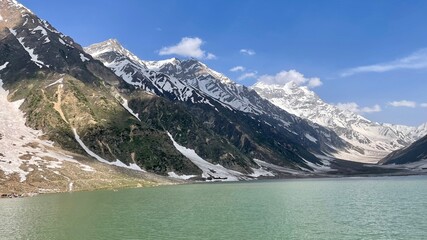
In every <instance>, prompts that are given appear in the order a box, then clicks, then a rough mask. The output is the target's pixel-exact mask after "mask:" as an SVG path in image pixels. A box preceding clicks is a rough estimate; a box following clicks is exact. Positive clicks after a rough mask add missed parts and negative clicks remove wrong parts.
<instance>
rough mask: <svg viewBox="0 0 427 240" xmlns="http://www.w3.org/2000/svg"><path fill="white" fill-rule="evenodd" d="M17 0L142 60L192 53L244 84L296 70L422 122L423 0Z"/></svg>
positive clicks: (426, 85)
mask: <svg viewBox="0 0 427 240" xmlns="http://www.w3.org/2000/svg"><path fill="white" fill-rule="evenodd" d="M21 3H23V4H24V5H26V6H27V7H29V8H30V9H32V10H33V11H34V12H35V13H36V14H38V15H39V16H40V17H42V18H44V19H46V20H48V21H49V22H51V23H52V24H53V25H54V26H55V27H56V28H58V29H59V30H60V31H62V32H63V33H65V34H67V35H70V36H71V37H73V38H74V39H75V40H76V41H77V42H79V43H80V44H82V45H83V46H86V45H89V44H92V43H96V42H100V41H104V40H106V39H108V38H117V39H118V40H119V41H120V42H121V43H122V44H123V45H124V46H125V47H126V48H128V49H129V50H131V51H133V52H134V53H135V54H137V55H138V56H139V57H140V58H142V59H145V60H160V59H165V58H169V57H179V58H188V57H189V56H193V57H197V58H201V59H202V61H203V62H205V63H207V64H208V65H209V66H210V67H211V68H213V69H215V70H217V71H220V72H222V73H224V74H225V75H227V76H229V77H230V78H232V79H233V80H235V81H236V82H239V83H241V84H244V85H247V86H250V85H252V84H254V83H255V82H256V81H257V80H258V79H259V78H260V77H266V76H267V77H270V79H271V78H272V79H276V80H277V81H280V80H283V81H286V78H285V79H282V78H281V76H288V75H287V74H278V73H280V72H282V73H286V72H288V71H290V70H292V69H294V70H296V71H298V72H299V73H301V74H303V75H304V76H305V78H306V80H307V82H306V83H305V84H308V82H309V80H310V79H313V78H319V79H320V81H321V82H322V85H321V86H317V87H315V88H313V90H314V91H315V92H316V93H318V94H319V95H320V97H321V98H322V99H324V100H325V101H327V102H329V103H334V104H339V103H340V106H342V107H346V108H349V109H353V110H354V111H359V112H360V113H361V114H363V115H364V116H366V117H367V118H369V119H371V120H374V121H378V122H389V123H396V124H407V125H419V124H421V123H424V122H427V104H426V103H427V94H426V92H427V50H426V49H427V27H426V25H427V14H426V13H427V1H424V0H420V1H417V0H411V1H394V0H383V1H381V0H375V1H368V0H365V1H363V0H357V1H356V0H355V1H345V0H337V1H334V0H328V1H317V0H312V1H304V0H298V1H297V0H295V1H261V0H257V1H240V0H212V1H196V0H150V1H144V0H120V1H116V0H90V1H88V0H73V1H58V0H43V1H34V0H21ZM179 43H181V45H179ZM161 53H162V54H163V55H160V54H161ZM171 53H172V54H171ZM173 53H175V54H173ZM169 54H171V55H169ZM179 55H185V56H179ZM214 56H215V57H214ZM237 66H242V67H244V69H245V70H244V71H240V70H242V68H237V70H239V71H234V72H231V71H230V69H232V68H234V67H237ZM244 76H246V78H245V77H244ZM316 85H319V84H316ZM423 103H424V104H423Z"/></svg>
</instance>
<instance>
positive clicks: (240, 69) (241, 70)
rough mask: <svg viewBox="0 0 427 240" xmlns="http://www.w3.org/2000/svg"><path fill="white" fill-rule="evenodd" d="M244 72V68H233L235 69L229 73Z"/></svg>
mask: <svg viewBox="0 0 427 240" xmlns="http://www.w3.org/2000/svg"><path fill="white" fill-rule="evenodd" d="M245 70H246V68H245V67H243V66H235V67H233V68H231V69H230V72H243V71H245Z"/></svg>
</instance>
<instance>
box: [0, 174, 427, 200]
mask: <svg viewBox="0 0 427 240" xmlns="http://www.w3.org/2000/svg"><path fill="white" fill-rule="evenodd" d="M426 175H427V172H413V171H410V172H409V171H404V172H396V173H384V174H369V173H366V174H365V173H362V174H313V175H300V176H290V175H289V176H284V175H282V176H276V177H259V178H257V179H251V180H239V181H211V182H209V181H191V180H181V179H173V178H166V177H164V176H159V177H160V178H163V177H164V178H166V179H167V180H169V181H165V182H156V183H155V182H150V183H145V184H141V183H138V182H134V183H133V184H129V185H120V184H118V185H117V186H105V187H95V188H91V189H79V190H73V191H66V190H64V191H61V190H60V191H45V192H10V193H1V194H0V200H1V199H15V198H28V197H35V196H40V195H45V194H63V193H74V192H93V191H102V190H107V191H120V190H124V189H136V188H154V187H162V186H177V185H186V184H224V183H247V182H257V181H270V180H271V181H275V180H310V179H312V180H315V179H350V178H381V177H410V176H426ZM130 180H131V179H130ZM139 180H140V181H144V179H139Z"/></svg>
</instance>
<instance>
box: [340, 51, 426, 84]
mask: <svg viewBox="0 0 427 240" xmlns="http://www.w3.org/2000/svg"><path fill="white" fill-rule="evenodd" d="M423 68H427V48H423V49H420V50H418V51H416V52H414V53H412V54H411V55H409V56H407V57H404V58H400V59H396V60H394V61H391V62H385V63H379V64H374V65H367V66H360V67H355V68H350V69H348V70H345V71H344V72H343V73H341V76H342V77H346V76H351V75H354V74H357V73H364V72H388V71H393V70H397V69H423Z"/></svg>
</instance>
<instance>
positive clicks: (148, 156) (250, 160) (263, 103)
mask: <svg viewBox="0 0 427 240" xmlns="http://www.w3.org/2000/svg"><path fill="white" fill-rule="evenodd" d="M0 79H1V83H2V88H1V89H0V98H1V99H0V101H2V106H3V105H4V106H5V107H4V108H2V109H1V111H0V113H1V114H2V115H1V121H3V122H4V124H3V125H2V127H0V173H1V175H0V179H1V180H2V181H3V182H4V184H3V186H9V187H8V188H9V189H10V188H12V187H10V186H15V188H16V186H18V188H19V187H20V188H23V187H22V186H25V187H27V188H29V189H31V191H38V190H37V189H41V188H42V187H41V186H43V189H47V188H48V186H50V183H52V182H54V181H55V179H56V180H57V179H58V178H59V179H62V180H61V181H58V184H57V185H55V187H54V188H53V187H50V189H51V190H52V191H65V190H68V191H70V190H76V189H77V190H84V189H90V187H98V188H99V187H105V186H106V185H110V186H116V185H117V184H118V182H119V183H123V182H126V184H127V185H132V184H138V185H140V184H161V183H171V182H173V181H176V180H172V179H185V180H187V179H192V180H203V181H230V180H247V179H255V178H260V177H261V178H262V177H298V176H323V175H328V174H335V175H339V174H348V173H351V174H360V173H362V174H363V173H372V172H378V173H389V172H394V171H395V169H392V168H389V167H383V166H381V165H373V164H362V163H355V162H351V161H343V160H352V161H359V162H363V163H376V162H378V161H380V159H381V158H383V157H385V156H386V155H387V154H390V153H391V152H392V151H396V150H399V149H401V148H406V150H407V151H410V149H411V148H410V147H409V145H410V144H411V143H412V142H414V141H416V140H418V139H420V138H421V137H423V136H424V135H426V134H427V129H426V125H424V126H421V127H419V128H413V127H405V126H394V125H389V124H379V123H374V122H372V121H369V120H367V119H366V118H364V117H362V116H359V115H357V114H354V113H352V112H348V111H342V110H340V109H338V108H337V107H335V106H333V105H330V104H327V103H325V102H323V101H322V100H321V99H320V98H319V97H318V96H317V95H316V94H315V93H314V92H312V91H310V90H309V89H307V88H305V87H300V86H297V85H296V84H295V83H289V84H286V85H285V86H272V85H268V84H262V83H258V84H256V85H254V86H253V87H252V88H248V87H246V86H243V85H239V84H237V83H235V82H233V81H232V80H231V79H229V78H228V77H226V76H225V75H223V74H221V73H218V72H216V71H214V70H213V69H210V68H209V67H208V66H207V65H206V64H204V63H202V62H200V61H198V60H196V59H188V60H179V59H175V58H173V59H168V60H163V61H144V60H141V59H140V58H139V57H137V56H136V55H135V54H133V53H131V52H130V51H129V50H127V49H125V48H124V47H123V46H122V45H121V44H120V43H119V42H118V41H117V40H114V39H110V40H107V41H105V42H102V43H97V44H94V45H91V46H89V47H87V48H83V47H81V46H80V45H79V44H78V43H76V42H75V41H74V40H73V39H72V38H70V37H68V36H66V35H64V34H62V33H61V32H59V31H58V30H56V29H55V28H54V27H53V26H52V25H51V24H49V22H47V21H45V20H42V19H40V18H38V17H37V16H36V15H35V14H34V13H32V12H31V11H30V10H28V9H27V8H25V7H24V6H23V5H21V4H19V3H18V2H16V1H14V0H0ZM13 129H14V130H13ZM10 149H13V151H12V150H10ZM388 158H389V157H388ZM386 159H387V158H386ZM401 162H402V161H399V162H393V161H392V162H390V163H401ZM403 162H405V163H406V162H407V161H403ZM403 162H402V163H403ZM380 163H382V164H387V163H388V161H387V160H383V161H381V162H380ZM112 169H114V170H112ZM400 170H401V169H399V171H400ZM396 171H397V170H396ZM159 175H161V176H163V177H161V176H159ZM46 176H48V177H46ZM168 177H169V178H168ZM104 178H108V179H114V180H115V181H114V182H113V183H112V182H111V181H107V183H106V182H105V181H104V182H103V181H102V180H101V179H104ZM46 179H47V180H46ZM82 179H85V181H83V180H82ZM129 179H131V180H129ZM141 179H142V180H141ZM92 182H93V184H91V183H92ZM115 184H116V185H115ZM119 185H120V184H119ZM29 186H32V187H29ZM120 186H123V184H122V185H120ZM34 189H36V190H34ZM0 190H1V189H0ZM0 192H1V191H0Z"/></svg>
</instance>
